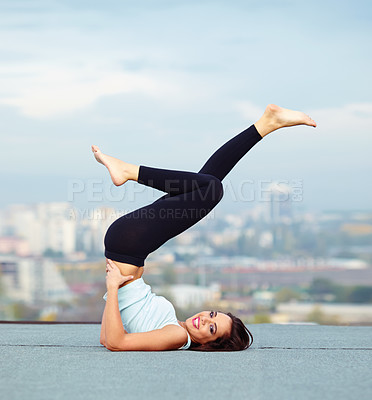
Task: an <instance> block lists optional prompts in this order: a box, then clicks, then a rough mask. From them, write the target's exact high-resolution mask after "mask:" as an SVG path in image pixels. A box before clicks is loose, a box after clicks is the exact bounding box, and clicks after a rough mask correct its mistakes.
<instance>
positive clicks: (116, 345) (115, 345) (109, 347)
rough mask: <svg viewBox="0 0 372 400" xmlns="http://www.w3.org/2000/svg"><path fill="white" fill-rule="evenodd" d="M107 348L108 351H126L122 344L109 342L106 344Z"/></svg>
mask: <svg viewBox="0 0 372 400" xmlns="http://www.w3.org/2000/svg"><path fill="white" fill-rule="evenodd" d="M105 347H106V349H107V350H110V351H124V350H125V349H124V346H123V344H122V343H117V342H109V341H107V342H106V344H105Z"/></svg>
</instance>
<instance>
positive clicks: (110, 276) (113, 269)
mask: <svg viewBox="0 0 372 400" xmlns="http://www.w3.org/2000/svg"><path fill="white" fill-rule="evenodd" d="M131 279H133V275H129V276H123V275H122V274H121V273H120V269H119V268H118V267H117V266H116V265H115V264H114V263H113V261H111V260H109V259H108V260H107V264H106V288H107V290H109V289H118V288H119V286H120V285H122V284H123V283H125V282H127V281H130V280H131Z"/></svg>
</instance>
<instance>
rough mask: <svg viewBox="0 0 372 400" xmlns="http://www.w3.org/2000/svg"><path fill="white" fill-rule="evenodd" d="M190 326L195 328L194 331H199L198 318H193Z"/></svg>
mask: <svg viewBox="0 0 372 400" xmlns="http://www.w3.org/2000/svg"><path fill="white" fill-rule="evenodd" d="M192 324H193V325H194V326H195V328H196V329H199V326H200V317H197V318H193V320H192Z"/></svg>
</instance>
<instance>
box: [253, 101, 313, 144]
mask: <svg viewBox="0 0 372 400" xmlns="http://www.w3.org/2000/svg"><path fill="white" fill-rule="evenodd" d="M296 125H308V126H313V127H314V128H315V127H316V122H315V121H314V120H313V119H311V118H310V117H309V116H308V115H306V114H305V113H303V112H302V111H294V110H288V109H287V108H282V107H279V106H277V105H275V104H269V105H268V106H267V107H266V110H265V112H264V114H263V116H262V117H261V118H260V119H259V120H258V121H257V122H256V123H255V126H256V128H257V130H258V132H259V134H260V135H261V136H262V137H264V136H266V135H267V134H269V133H270V132H273V131H275V130H277V129H280V128H284V127H288V126H296Z"/></svg>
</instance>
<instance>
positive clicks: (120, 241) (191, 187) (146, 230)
mask: <svg viewBox="0 0 372 400" xmlns="http://www.w3.org/2000/svg"><path fill="white" fill-rule="evenodd" d="M261 139H262V137H261V136H260V134H259V133H258V131H257V130H256V127H255V126H254V125H251V126H250V127H249V128H248V129H246V130H245V131H243V132H241V133H239V134H238V135H236V136H235V137H233V138H232V139H230V140H229V141H228V142H227V143H225V144H224V145H223V146H222V147H220V148H219V149H218V150H217V151H216V152H215V153H214V154H213V155H212V156H211V157H210V158H209V160H208V161H207V162H206V163H205V164H204V166H203V167H202V169H201V170H200V171H199V172H198V173H196V172H186V171H174V170H167V169H160V168H152V167H146V166H143V165H141V166H140V169H139V175H138V182H139V183H141V184H143V185H146V186H150V187H153V188H155V189H159V190H162V191H163V192H166V193H167V194H165V195H164V196H162V197H161V198H160V199H158V200H156V201H154V202H153V203H151V204H149V205H148V206H145V207H141V208H139V209H137V210H135V211H133V212H130V213H128V214H126V215H123V216H122V217H120V218H119V219H117V220H116V221H115V222H114V223H113V224H111V226H110V227H109V228H108V230H107V233H106V236H105V256H106V257H107V258H109V259H111V260H114V261H119V262H122V263H128V264H133V265H136V266H137V267H142V266H143V265H144V261H145V259H146V257H147V256H148V255H149V254H150V253H152V252H153V251H155V250H156V249H158V248H159V247H160V246H161V245H162V244H164V243H165V242H167V241H168V240H169V239H171V238H173V237H175V236H177V235H179V234H180V233H182V232H184V231H185V230H186V229H188V228H190V227H191V226H193V225H194V224H196V223H197V222H198V221H200V220H201V219H202V218H203V217H205V216H206V215H207V214H208V213H209V212H210V211H211V210H212V209H213V208H214V207H215V206H216V205H217V204H218V202H219V201H220V200H221V199H222V196H223V188H222V183H221V181H222V179H223V178H224V177H225V176H226V175H227V174H228V173H229V172H230V171H231V170H232V168H233V167H234V166H235V165H236V164H237V162H238V161H239V160H240V159H241V158H242V157H243V156H244V155H245V154H246V153H247V152H248V151H249V150H250V149H251V148H252V147H253V146H254V145H255V144H256V143H257V142H259V141H260V140H261Z"/></svg>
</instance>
